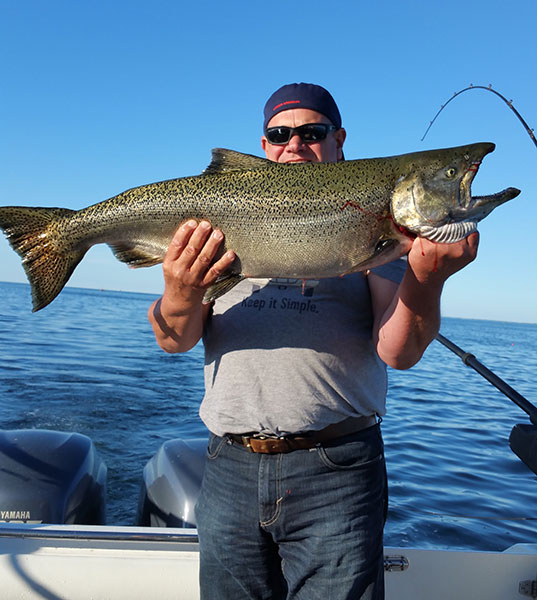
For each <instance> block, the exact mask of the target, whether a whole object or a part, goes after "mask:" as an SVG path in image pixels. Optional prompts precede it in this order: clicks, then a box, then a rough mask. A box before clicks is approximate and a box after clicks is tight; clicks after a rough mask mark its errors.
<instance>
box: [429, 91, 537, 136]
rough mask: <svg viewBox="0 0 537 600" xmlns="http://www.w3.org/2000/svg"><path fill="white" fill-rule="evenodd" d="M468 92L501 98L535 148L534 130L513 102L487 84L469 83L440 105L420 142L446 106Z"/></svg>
mask: <svg viewBox="0 0 537 600" xmlns="http://www.w3.org/2000/svg"><path fill="white" fill-rule="evenodd" d="M468 90H486V91H488V92H492V93H493V94H496V96H498V97H499V98H501V99H502V100H503V101H504V102H505V104H507V106H508V107H509V108H510V109H511V110H512V111H513V112H514V113H515V115H516V116H517V118H518V120H519V121H520V122H521V123H522V125H523V126H524V129H525V130H526V131H527V132H528V135H529V136H530V138H531V139H532V140H533V143H534V144H535V147H537V138H536V137H535V133H534V130H533V129H532V128H531V127H530V126H529V125H528V124H527V123H526V121H525V120H524V119H523V118H522V115H521V114H520V113H519V112H518V110H517V109H516V108H515V107H514V106H513V101H512V100H507V98H506V97H505V96H503V95H502V94H500V92H497V91H496V90H495V89H493V88H492V85H491V84H489V85H488V86H484V85H474V84H473V83H471V84H470V85H469V86H468V87H466V88H464V89H463V90H459V91H458V92H455V93H454V94H453V96H451V98H450V99H449V100H448V101H447V102H446V103H445V104H442V106H441V107H440V110H439V111H438V112H437V113H436V115H435V116H434V119H433V120H432V121H431V122H430V123H429V127H427V129H426V131H425V133H424V134H423V137H422V138H421V141H422V142H423V140H424V139H425V136H426V135H427V133H428V132H429V129H431V127H432V126H433V123H434V122H435V121H436V119H437V117H438V115H439V114H440V113H441V112H442V111H443V110H444V108H446V106H447V105H448V104H449V103H450V102H451V101H452V100H454V99H455V98H456V97H457V96H460V95H461V94H462V93H463V92H467V91H468Z"/></svg>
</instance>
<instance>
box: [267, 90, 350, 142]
mask: <svg viewBox="0 0 537 600" xmlns="http://www.w3.org/2000/svg"><path fill="white" fill-rule="evenodd" d="M291 108H309V109H310V110H315V111H316V112H319V113H321V114H323V115H324V116H325V117H328V119H330V121H331V122H332V124H333V125H335V126H336V127H337V128H338V129H339V128H340V127H341V115H340V114H339V109H338V107H337V104H336V102H335V100H334V98H332V95H331V94H330V92H329V91H328V90H325V89H324V88H323V87H321V86H320V85H315V84H314V83H290V84H288V85H284V86H282V87H281V88H279V89H278V90H276V91H275V92H274V93H273V94H272V96H271V97H270V98H269V99H268V100H267V103H266V104H265V109H264V117H265V118H264V121H263V131H265V129H266V127H267V124H268V122H269V121H270V120H271V119H272V117H273V116H274V115H277V114H278V113H279V112H282V111H284V110H289V109H291Z"/></svg>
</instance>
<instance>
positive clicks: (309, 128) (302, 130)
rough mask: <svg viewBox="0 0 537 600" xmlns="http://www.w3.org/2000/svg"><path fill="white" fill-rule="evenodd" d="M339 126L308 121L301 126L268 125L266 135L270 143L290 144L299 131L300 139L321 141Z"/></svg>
mask: <svg viewBox="0 0 537 600" xmlns="http://www.w3.org/2000/svg"><path fill="white" fill-rule="evenodd" d="M336 129H337V127H335V126H334V125H327V124H326V123H306V124H305V125H301V126H300V127H286V126H283V125H282V126H281V127H268V128H267V129H266V130H265V137H266V138H267V141H268V142H269V144H274V145H276V146H278V145H280V146H283V145H284V144H288V143H289V140H290V139H291V138H292V137H293V136H294V135H296V134H297V133H298V135H299V136H300V139H301V140H302V141H303V142H305V143H306V144H311V143H313V142H320V141H322V140H324V139H325V138H326V136H327V135H328V132H329V131H335V130H336Z"/></svg>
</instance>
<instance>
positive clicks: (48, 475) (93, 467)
mask: <svg viewBox="0 0 537 600" xmlns="http://www.w3.org/2000/svg"><path fill="white" fill-rule="evenodd" d="M105 512H106V466H105V464H104V462H103V461H102V460H101V459H100V458H99V456H98V455H97V451H96V450H95V446H94V445H93V442H92V441H91V440H90V439H89V438H88V437H86V436H85V435H81V434H79V433H66V432H60V431H48V430H43V429H21V430H12V431H0V522H8V521H10V522H13V521H15V522H26V523H56V524H63V523H65V524H74V523H76V524H85V525H103V524H104V523H105Z"/></svg>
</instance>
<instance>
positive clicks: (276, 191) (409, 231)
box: [0, 143, 519, 311]
mask: <svg viewBox="0 0 537 600" xmlns="http://www.w3.org/2000/svg"><path fill="white" fill-rule="evenodd" d="M493 150H494V144H491V143H479V144H470V145H468V146H461V147H457V148H446V149H441V150H430V151H425V152H416V153H412V154H403V155H400V156H393V157H388V158H372V159H362V160H349V161H345V162H340V163H325V164H318V163H317V164H312V163H310V164H291V165H286V164H278V163H274V162H270V161H268V160H266V159H264V158H259V157H256V156H251V155H247V154H241V153H238V152H234V151H231V150H223V149H217V150H213V160H212V162H211V164H210V165H209V167H208V168H207V169H206V171H204V173H202V174H201V175H196V176H193V177H184V178H181V179H172V180H169V181H163V182H160V183H153V184H151V185H144V186H141V187H137V188H133V189H130V190H127V191H126V192H123V193H122V194H119V195H118V196H114V197H113V198H110V199H109V200H105V201H104V202H100V203H98V204H94V205H93V206H90V207H88V208H85V209H82V210H79V211H74V210H69V209H65V208H29V207H22V206H14V207H13V206H12V207H0V228H2V229H3V230H4V232H5V234H6V235H7V237H8V239H9V241H10V243H11V245H12V246H13V248H14V249H15V250H16V252H17V253H18V254H19V255H20V256H21V257H22V263H23V265H24V268H25V270H26V274H27V276H28V279H29V281H30V284H31V287H32V298H33V309H34V311H36V310H39V309H41V308H43V307H44V306H46V305H47V304H49V303H50V302H51V301H52V300H53V299H54V298H55V297H56V296H57V295H58V294H59V293H60V291H61V290H62V288H63V286H64V285H65V283H66V282H67V280H68V279H69V277H70V276H71V274H72V272H73V271H74V269H75V267H76V266H77V264H78V263H79V262H80V261H81V260H82V258H83V256H84V254H85V253H86V252H87V250H88V249H89V248H90V247H91V246H92V245H94V244H98V243H106V244H108V245H109V246H110V247H111V248H112V251H113V252H114V254H115V255H116V257H117V258H118V259H119V260H121V261H123V262H125V263H127V264H129V265H130V266H132V267H145V266H151V265H156V264H158V263H160V262H161V261H162V259H163V258H164V255H165V253H166V250H167V248H168V245H169V243H170V240H171V239H172V237H173V234H174V232H175V231H176V230H177V228H178V226H179V225H180V224H181V223H182V222H183V221H185V220H186V219H188V218H192V217H193V218H195V219H198V220H200V219H207V220H208V221H210V222H211V224H212V226H213V227H215V228H216V227H218V228H220V229H222V231H223V232H224V234H225V248H230V249H233V250H234V251H235V253H236V255H237V260H236V261H235V263H234V264H233V266H232V268H231V269H230V271H229V273H226V275H225V277H223V279H222V281H219V282H218V283H217V284H216V285H215V287H214V288H213V289H212V290H209V291H208V294H207V296H206V297H207V299H212V298H215V297H218V295H221V294H222V293H224V292H225V291H226V290H227V289H229V288H230V287H232V286H233V285H234V284H235V283H237V282H238V281H240V279H242V278H243V277H294V278H300V279H308V278H322V277H333V276H338V275H342V274H345V273H350V272H353V271H360V270H365V269H369V268H371V267H373V266H376V265H380V264H383V263H386V262H389V261H391V260H394V259H395V258H397V257H399V256H402V255H403V254H405V253H406V252H408V250H409V249H410V246H411V245H412V239H413V238H414V237H415V236H416V235H418V236H422V237H426V238H428V239H431V240H434V241H439V242H455V241H457V240H459V239H462V238H463V237H465V236H466V235H468V234H469V233H471V232H472V231H474V230H475V229H476V225H477V222H478V221H480V220H481V219H482V218H483V217H485V216H486V215H487V214H488V213H490V212H491V211H492V210H493V209H494V208H495V207H496V206H498V205H499V204H502V203H503V202H506V201H507V200H510V199H512V198H514V197H515V196H517V195H518V194H519V190H517V189H514V188H508V189H506V190H504V191H503V192H500V193H498V194H494V195H492V196H481V197H472V196H471V192H470V184H471V182H472V179H473V178H474V176H475V174H476V172H477V169H478V167H479V165H480V163H481V160H482V159H483V157H484V156H485V155H486V154H488V153H489V152H492V151H493Z"/></svg>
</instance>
